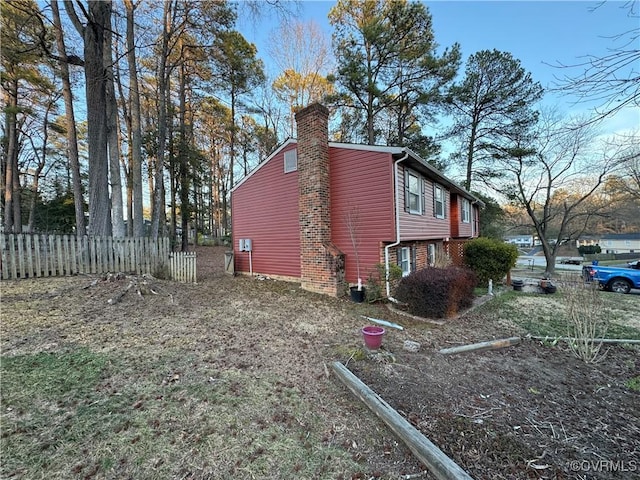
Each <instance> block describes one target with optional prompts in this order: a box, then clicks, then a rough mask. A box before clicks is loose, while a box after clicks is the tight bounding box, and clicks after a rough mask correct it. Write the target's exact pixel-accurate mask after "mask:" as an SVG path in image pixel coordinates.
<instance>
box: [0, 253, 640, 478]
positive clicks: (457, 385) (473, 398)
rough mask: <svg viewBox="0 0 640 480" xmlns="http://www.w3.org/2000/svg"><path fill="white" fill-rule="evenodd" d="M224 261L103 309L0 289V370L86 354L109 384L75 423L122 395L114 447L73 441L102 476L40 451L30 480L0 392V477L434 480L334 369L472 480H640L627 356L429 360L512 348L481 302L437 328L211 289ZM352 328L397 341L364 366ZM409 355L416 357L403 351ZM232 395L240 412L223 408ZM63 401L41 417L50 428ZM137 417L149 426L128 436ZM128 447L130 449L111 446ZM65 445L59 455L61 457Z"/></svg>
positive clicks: (357, 310) (46, 293) (496, 316)
mask: <svg viewBox="0 0 640 480" xmlns="http://www.w3.org/2000/svg"><path fill="white" fill-rule="evenodd" d="M224 250H225V249H224V248H213V247H210V248H200V249H198V279H199V283H198V284H197V285H182V284H176V283H173V282H168V281H162V280H157V281H153V282H152V284H151V285H150V286H148V287H147V286H145V287H144V288H142V292H141V293H146V294H145V295H142V296H140V295H138V294H137V293H136V288H135V287H134V288H132V289H130V290H129V291H127V292H126V294H125V295H124V296H122V298H121V299H120V300H119V301H116V302H112V303H113V304H110V303H109V300H111V299H114V298H117V297H118V296H119V295H120V294H121V293H122V292H123V290H124V289H125V288H126V287H127V285H128V283H129V280H127V279H113V281H98V282H94V280H95V278H94V277H88V276H81V277H73V278H62V279H33V280H23V281H20V282H3V283H2V284H1V285H0V288H1V289H2V290H1V293H2V338H1V347H2V356H3V359H4V360H5V361H6V359H8V358H15V357H19V356H21V355H32V354H36V353H38V352H60V351H69V350H72V349H76V348H78V347H82V348H88V349H90V350H91V351H92V352H96V353H99V354H100V355H104V356H105V358H109V359H110V360H108V362H107V365H113V368H112V370H109V369H108V368H106V367H105V370H104V371H103V373H102V376H101V377H100V378H99V383H98V384H97V386H95V387H94V389H93V393H87V398H86V402H87V406H91V405H94V404H95V403H97V402H101V401H105V402H106V401H107V399H110V398H114V396H117V395H125V396H126V395H130V399H129V400H128V401H129V402H130V403H129V405H127V406H126V408H124V407H123V409H122V415H123V419H122V421H121V423H119V424H118V425H117V426H114V427H113V430H112V431H111V430H109V429H110V428H112V427H110V426H109V424H108V421H107V420H104V424H103V426H102V427H100V429H103V430H105V431H106V432H107V434H105V436H104V438H101V437H100V435H99V434H96V433H87V434H86V438H84V437H82V436H80V439H81V440H80V441H81V442H86V443H88V445H91V442H92V441H93V440H89V439H90V438H92V435H94V436H95V435H97V437H98V439H97V440H95V441H96V442H100V443H99V444H96V445H99V447H100V448H99V449H100V450H101V451H102V452H103V453H104V451H105V450H107V451H110V452H111V457H112V458H111V457H109V458H110V460H109V461H108V462H107V461H105V458H104V456H103V457H96V458H93V457H92V455H93V453H91V454H89V453H82V449H80V450H79V451H76V452H72V451H71V452H67V453H66V454H64V455H66V456H62V457H61V458H60V459H57V456H59V455H63V454H62V453H56V454H55V455H53V454H51V456H49V455H50V454H49V453H46V454H45V453H42V452H51V450H50V448H51V446H50V444H49V445H48V446H47V448H48V449H49V450H47V449H45V448H44V447H42V451H40V450H38V452H40V453H38V452H36V453H38V454H39V455H41V456H42V457H43V458H42V459H41V460H40V461H41V463H40V464H38V465H35V464H34V465H31V464H30V463H29V462H30V461H31V462H32V461H33V460H27V457H28V456H27V455H26V453H25V452H27V453H28V452H31V453H30V455H29V456H31V457H33V455H34V451H32V450H28V449H33V448H35V447H33V446H29V445H31V444H33V443H34V442H35V443H36V444H38V442H39V441H40V439H41V436H42V435H43V433H42V432H40V433H37V432H36V430H35V429H34V430H33V431H31V430H29V428H27V427H25V422H27V423H28V420H29V415H32V413H30V412H29V411H26V409H25V408H24V407H21V408H16V407H13V406H11V405H10V402H11V401H14V400H12V398H13V397H11V396H10V393H11V392H7V385H6V384H5V382H8V381H9V380H5V378H4V377H3V381H2V382H3V385H2V386H3V388H2V390H3V405H2V425H3V426H2V440H3V441H2V445H3V446H2V449H3V451H2V456H3V458H4V459H5V460H4V461H3V466H2V470H1V475H0V476H1V477H2V478H190V479H196V478H292V479H293V478H296V479H299V478H302V479H306V478H309V479H311V478H314V479H315V478H332V479H333V478H342V479H370V478H384V479H400V478H407V479H408V478H420V479H429V478H434V477H433V476H432V475H430V474H429V473H426V472H425V469H424V467H423V466H422V465H420V463H419V462H418V461H417V460H416V459H415V458H414V457H413V455H412V454H411V453H410V451H409V450H408V449H407V448H406V447H405V446H404V445H403V444H402V443H401V442H400V440H399V439H398V438H397V437H395V436H394V435H393V434H392V433H391V432H390V430H389V429H388V428H387V427H386V426H385V425H384V424H383V423H382V422H381V421H379V420H378V419H377V418H376V417H375V415H374V414H373V413H371V412H370V411H369V410H368V409H367V408H366V407H365V406H364V405H362V404H361V403H360V402H359V400H357V399H356V398H355V397H354V396H353V395H352V394H351V393H350V392H349V391H348V390H347V389H346V388H345V387H344V386H343V385H342V384H341V383H340V382H339V381H338V380H337V379H336V377H335V376H334V375H332V374H331V371H330V364H331V362H333V361H336V360H337V361H340V362H342V363H343V364H346V365H347V367H348V368H349V369H350V370H351V371H352V372H354V373H355V374H356V375H357V376H358V377H359V378H360V379H361V380H362V381H364V382H365V383H366V384H368V385H369V386H370V387H371V388H372V389H373V390H374V391H375V392H377V393H378V394H379V395H380V396H382V397H383V398H384V399H385V400H386V401H387V402H388V403H390V404H391V406H392V407H394V408H395V409H396V410H397V411H398V412H399V413H400V414H401V415H402V416H404V417H405V418H406V419H407V420H408V421H409V422H411V423H412V424H413V425H414V426H416V427H417V428H418V429H419V430H420V431H422V432H423V433H424V435H426V436H427V437H428V438H429V439H430V440H431V441H432V442H433V443H435V444H436V445H438V446H439V447H440V449H441V450H442V451H443V452H444V453H445V454H447V455H448V456H450V457H451V458H452V459H453V460H454V461H455V462H456V463H458V465H460V466H461V467H462V468H463V469H464V470H466V471H467V472H468V473H469V475H471V476H472V477H473V478H475V479H576V480H579V479H587V478H588V479H631V478H640V349H639V348H637V347H629V346H619V345H612V346H610V347H609V349H608V352H607V355H606V357H605V359H604V360H603V361H601V362H599V363H597V364H595V365H594V364H585V363H584V362H581V361H579V360H578V359H576V358H575V357H574V356H573V355H572V353H571V352H570V351H569V350H568V349H567V348H566V346H565V345H564V344H562V343H557V344H551V343H550V342H536V341H532V340H525V341H524V342H523V343H521V344H519V345H517V346H513V347H509V348H505V349H500V350H491V351H484V352H476V353H465V354H459V355H442V354H440V353H438V351H439V350H440V349H442V348H445V347H452V346H456V345H463V344H467V343H473V342H478V341H484V340H491V339H496V338H505V337H510V336H514V335H523V334H525V333H526V332H525V330H524V329H523V327H522V326H519V325H517V324H515V323H514V322H513V321H511V319H510V318H509V315H508V313H507V314H505V311H506V310H504V309H503V308H502V307H500V305H499V304H497V305H494V304H493V302H494V301H493V300H492V301H489V302H487V303H485V304H484V305H482V306H480V307H478V308H476V309H475V310H473V311H471V312H469V313H467V314H466V315H464V316H462V317H460V318H457V319H455V320H451V321H448V322H446V323H445V324H444V325H435V324H430V323H424V322H419V321H416V320H412V319H409V318H407V317H405V316H402V315H398V314H396V313H392V312H391V311H390V310H388V308H387V307H386V306H384V305H366V304H354V303H352V302H350V301H349V300H348V299H332V298H326V297H323V296H319V295H315V294H311V293H308V292H304V291H302V290H300V289H299V287H298V286H297V285H295V284H288V283H283V282H276V281H272V280H268V279H265V280H259V279H251V278H247V277H235V278H234V277H231V276H229V275H225V274H224V272H223V253H224ZM149 289H153V292H151V291H150V290H149ZM527 298H529V297H527ZM636 301H637V302H639V303H640V298H636ZM541 302H542V303H540V304H539V305H531V307H530V308H531V316H532V318H533V317H535V315H537V314H538V313H539V310H540V309H543V308H544V302H546V303H547V304H548V300H547V299H544V298H542V299H541ZM636 312H637V311H636ZM363 315H364V316H369V317H373V318H379V319H385V320H387V321H391V322H396V323H398V324H401V325H403V326H404V327H405V329H404V330H402V331H400V330H396V329H393V328H387V333H386V335H385V337H384V341H383V348H382V350H381V351H380V352H378V353H373V354H372V353H370V352H367V351H365V349H364V348H363V342H362V339H361V336H360V329H361V328H362V327H363V326H364V325H366V324H367V323H368V322H367V321H366V320H365V319H364V318H362V316H363ZM631 316H632V317H633V319H637V315H635V314H633V315H631ZM406 340H411V341H414V342H418V343H419V344H420V345H421V347H420V350H419V351H418V352H409V351H407V350H404V349H403V344H404V342H405V341H406ZM166 359H170V362H168V361H167V360H166ZM109 362H111V363H109ZM118 362H120V363H118ZM142 366H144V368H143V367H142ZM116 367H117V368H116ZM104 372H107V373H108V374H107V373H104ZM179 384H180V385H181V387H182V389H180V390H179V389H177V388H178V385H179ZM222 384H224V385H225V388H226V392H225V396H223V397H222V396H221V397H219V398H223V399H225V400H224V402H223V401H222V400H218V404H217V405H218V406H217V407H216V405H215V403H216V402H215V401H214V400H212V397H211V395H212V393H211V391H210V390H214V387H215V388H219V387H217V386H219V385H222ZM132 385H133V387H131V386H132ZM129 387H131V388H129ZM170 387H176V390H171V392H173V393H171V392H169V390H167V389H168V388H170ZM145 389H146V390H145ZM145 392H146V393H145ZM158 392H160V393H158ZM189 392H197V393H195V394H194V393H189ZM170 393H171V395H174V394H175V395H176V402H177V403H176V404H177V405H179V408H176V411H175V412H173V413H172V414H171V418H165V417H164V416H163V414H162V408H161V406H159V405H158V406H156V404H158V402H161V401H167V402H169V401H170V398H171V395H170ZM98 394H99V395H101V396H100V397H97V398H94V397H92V395H98ZM236 394H237V398H238V399H241V401H240V403H238V402H233V401H232V399H231V398H230V397H232V396H234V395H236ZM7 402H9V404H8V403H7ZM15 402H17V400H15ZM78 402H79V404H80V406H82V405H83V403H82V402H83V400H82V399H81V400H77V399H76V400H75V403H73V402H72V405H73V407H71V406H66V407H63V406H61V402H60V401H59V402H58V407H57V408H58V410H56V409H55V408H53V407H47V408H50V411H51V413H50V415H52V416H56V415H58V411H59V410H60V409H63V410H64V409H65V408H68V409H69V412H73V411H75V410H73V408H76V409H77V408H79V406H78ZM225 402H230V403H225ZM222 405H224V406H225V409H223V408H222ZM227 405H234V407H233V408H231V409H229V410H227V409H226V408H227V407H226V406H227ZM152 406H153V407H152ZM145 408H147V409H149V415H150V416H149V418H146V417H144V422H143V421H142V418H143V417H140V418H141V420H140V425H143V426H144V428H142V427H136V425H138V424H137V423H136V422H137V420H136V419H137V418H138V416H140V415H142V414H143V413H142V411H143V410H144V409H145ZM109 411H110V412H111V410H109ZM235 411H237V412H240V416H239V417H238V416H233V415H234V414H235V413H234V412H235ZM69 415H71V413H70V414H69ZM126 415H130V416H131V417H130V420H126ZM177 418H181V419H182V420H180V421H179V422H178V423H176V422H177V420H176V419H177ZM216 418H217V420H216ZM65 421H66V422H72V421H73V420H72V419H71V418H69V419H67V420H65ZM165 422H166V424H167V425H165V426H164V427H163V424H164V423H165ZM180 422H182V423H180ZM216 422H217V423H216ZM61 425H62V424H61ZM203 425H205V426H206V428H205V427H203ZM187 426H189V428H190V429H189V428H187ZM165 427H166V428H165ZM276 427H277V428H276ZM61 428H62V427H61ZM60 431H61V430H60ZM60 431H58V430H56V431H52V432H51V437H53V440H50V442H54V443H55V437H56V435H62V434H61V433H60ZM110 431H111V434H109V432H110ZM113 432H115V433H113ZM127 432H129V434H130V436H131V438H133V439H134V440H135V441H133V440H131V438H130V437H127V440H126V441H123V443H122V445H121V446H120V444H117V445H116V444H114V442H115V441H114V439H113V438H112V437H114V436H122V435H123V434H124V433H127ZM266 432H269V433H268V435H267V434H266ZM292 432H293V433H292ZM196 433H197V435H196ZM263 433H264V435H263ZM64 438H65V439H66V436H65V437H64ZM60 441H61V442H62V441H63V440H60ZM77 441H78V440H77V438H75V437H74V439H73V440H68V441H67V440H64V442H71V443H65V444H63V446H65V447H66V449H68V450H73V448H74V445H75V443H73V442H77ZM145 442H146V443H145ZM143 445H146V447H145V448H147V449H148V450H146V451H145V453H144V455H143V454H142V453H141V449H142V448H143ZM276 445H277V447H276ZM161 448H162V449H163V452H164V451H165V448H166V452H170V453H160V452H159V450H160V449H161ZM86 449H87V450H90V447H86ZM109 449H110V450H109ZM176 450H177V452H176ZM58 451H59V450H58ZM298 451H299V452H300V454H299V455H298V453H296V452H298ZM178 453H179V454H178ZM7 455H8V456H9V460H7ZM136 456H139V460H138V461H137V462H134V461H132V460H127V459H128V458H133V457H136ZM289 456H291V458H289ZM294 457H295V458H294ZM311 463H313V465H311ZM42 469H44V470H42ZM38 471H39V473H38V475H34V474H33V472H38ZM158 475H160V476H158Z"/></svg>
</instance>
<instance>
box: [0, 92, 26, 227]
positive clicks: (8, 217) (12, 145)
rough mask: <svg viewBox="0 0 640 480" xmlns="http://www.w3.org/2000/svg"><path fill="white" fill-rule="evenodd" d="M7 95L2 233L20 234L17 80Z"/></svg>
mask: <svg viewBox="0 0 640 480" xmlns="http://www.w3.org/2000/svg"><path fill="white" fill-rule="evenodd" d="M7 93H8V102H7V112H6V116H7V117H6V124H7V131H6V135H7V160H6V165H5V178H4V189H5V190H4V231H5V232H7V233H20V232H21V230H22V219H21V218H20V184H19V181H18V178H19V177H18V128H17V122H18V120H17V115H16V112H17V108H18V80H17V79H14V80H12V81H11V82H10V83H9V88H8V90H7ZM16 185H17V188H16ZM16 213H17V215H16Z"/></svg>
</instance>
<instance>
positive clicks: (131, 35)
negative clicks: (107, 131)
mask: <svg viewBox="0 0 640 480" xmlns="http://www.w3.org/2000/svg"><path fill="white" fill-rule="evenodd" d="M124 6H125V9H126V12H127V63H128V66H129V99H130V103H131V145H130V147H129V148H130V149H131V183H132V185H131V188H132V190H133V192H132V194H133V219H132V222H133V236H134V237H142V236H143V235H144V217H143V202H142V127H141V121H140V117H141V115H140V87H139V84H138V68H137V64H136V49H135V32H134V28H135V23H134V10H135V8H134V6H133V2H132V0H124Z"/></svg>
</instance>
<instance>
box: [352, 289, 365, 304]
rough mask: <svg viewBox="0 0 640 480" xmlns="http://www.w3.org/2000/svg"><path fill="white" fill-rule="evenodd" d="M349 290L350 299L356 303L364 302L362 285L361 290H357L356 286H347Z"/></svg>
mask: <svg viewBox="0 0 640 480" xmlns="http://www.w3.org/2000/svg"><path fill="white" fill-rule="evenodd" d="M349 291H350V292H351V300H353V301H354V302H356V303H362V302H364V295H365V290H364V287H362V289H361V290H358V287H349Z"/></svg>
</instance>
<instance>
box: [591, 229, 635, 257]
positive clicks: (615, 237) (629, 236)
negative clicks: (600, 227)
mask: <svg viewBox="0 0 640 480" xmlns="http://www.w3.org/2000/svg"><path fill="white" fill-rule="evenodd" d="M598 244H599V245H600V248H601V249H602V253H637V252H640V232H637V233H608V234H605V235H602V236H601V237H600V241H599V242H598Z"/></svg>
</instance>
